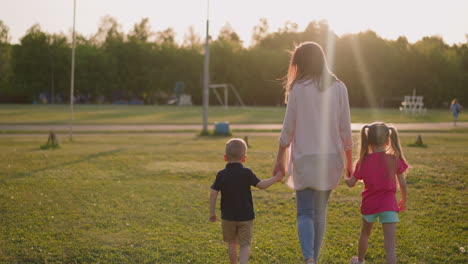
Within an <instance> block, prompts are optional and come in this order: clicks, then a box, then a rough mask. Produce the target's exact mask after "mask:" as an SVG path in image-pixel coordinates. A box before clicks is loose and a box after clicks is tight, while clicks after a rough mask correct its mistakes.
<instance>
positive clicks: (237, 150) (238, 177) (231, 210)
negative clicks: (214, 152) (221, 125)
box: [210, 138, 282, 264]
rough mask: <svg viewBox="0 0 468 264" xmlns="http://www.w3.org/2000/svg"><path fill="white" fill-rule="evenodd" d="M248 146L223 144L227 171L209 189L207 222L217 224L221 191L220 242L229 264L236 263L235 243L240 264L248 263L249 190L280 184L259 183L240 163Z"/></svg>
mask: <svg viewBox="0 0 468 264" xmlns="http://www.w3.org/2000/svg"><path fill="white" fill-rule="evenodd" d="M246 152H247V145H246V143H245V141H244V140H242V139H240V138H233V139H230V140H229V141H228V142H227V143H226V152H225V155H224V160H225V161H227V162H228V163H227V164H226V168H225V169H224V170H221V171H220V172H218V175H216V180H215V181H214V183H213V185H211V194H210V221H211V222H215V221H216V213H215V206H216V199H217V197H218V192H219V191H221V218H222V229H223V240H224V241H225V242H227V243H228V252H229V259H230V261H231V264H234V263H237V243H239V245H240V256H239V259H240V263H241V264H245V263H247V261H248V259H249V255H250V244H251V242H252V231H253V219H254V218H255V213H254V208H253V202H252V193H251V192H250V186H255V187H257V188H260V189H266V188H268V187H270V186H271V185H272V184H273V183H275V182H277V181H280V180H281V178H282V177H281V176H280V175H275V176H274V177H271V178H269V179H267V180H262V181H261V180H260V179H258V178H257V176H255V174H254V173H253V172H252V171H251V170H250V169H248V168H245V167H244V166H243V165H242V163H243V162H245V159H246Z"/></svg>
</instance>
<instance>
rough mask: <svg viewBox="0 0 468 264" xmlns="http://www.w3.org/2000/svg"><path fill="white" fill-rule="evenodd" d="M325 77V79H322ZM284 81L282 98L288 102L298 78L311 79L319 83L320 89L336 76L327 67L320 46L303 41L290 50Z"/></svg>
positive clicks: (323, 88)
mask: <svg viewBox="0 0 468 264" xmlns="http://www.w3.org/2000/svg"><path fill="white" fill-rule="evenodd" d="M323 78H326V79H327V80H323ZM284 79H285V81H284V90H285V92H284V100H285V103H288V95H289V93H290V92H291V89H292V87H293V86H294V83H295V82H297V81H299V80H312V81H316V82H317V83H318V84H319V89H320V90H322V91H323V90H325V89H326V88H327V87H328V84H330V83H331V80H337V78H336V76H335V75H334V74H333V73H332V72H330V70H329V69H328V64H327V59H326V58H325V53H324V52H323V49H322V47H321V46H320V45H319V44H317V43H315V42H303V43H301V44H299V45H298V46H296V48H295V49H294V51H292V52H291V60H290V62H289V68H288V73H287V75H286V76H285V78H284Z"/></svg>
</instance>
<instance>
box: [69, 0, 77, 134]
mask: <svg viewBox="0 0 468 264" xmlns="http://www.w3.org/2000/svg"><path fill="white" fill-rule="evenodd" d="M75 15H76V0H73V33H72V59H71V61H72V62H71V80H70V141H72V140H73V98H74V96H73V89H74V88H75V46H76V43H75Z"/></svg>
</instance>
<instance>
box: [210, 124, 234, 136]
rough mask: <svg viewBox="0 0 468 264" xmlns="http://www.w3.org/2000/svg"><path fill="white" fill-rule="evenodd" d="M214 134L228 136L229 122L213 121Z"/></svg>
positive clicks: (229, 132)
mask: <svg viewBox="0 0 468 264" xmlns="http://www.w3.org/2000/svg"><path fill="white" fill-rule="evenodd" d="M214 127H215V129H214V134H215V135H223V136H230V135H231V131H230V129H229V122H227V121H224V122H215V123H214Z"/></svg>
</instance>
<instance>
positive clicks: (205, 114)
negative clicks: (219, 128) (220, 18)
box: [202, 0, 210, 135]
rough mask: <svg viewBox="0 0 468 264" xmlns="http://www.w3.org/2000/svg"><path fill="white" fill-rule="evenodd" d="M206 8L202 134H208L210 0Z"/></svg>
mask: <svg viewBox="0 0 468 264" xmlns="http://www.w3.org/2000/svg"><path fill="white" fill-rule="evenodd" d="M206 2H207V8H206V39H205V60H204V63H203V131H202V134H203V135H206V134H208V105H209V90H208V86H209V84H210V72H209V70H210V34H209V28H210V25H209V23H210V22H209V16H210V0H207V1H206Z"/></svg>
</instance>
